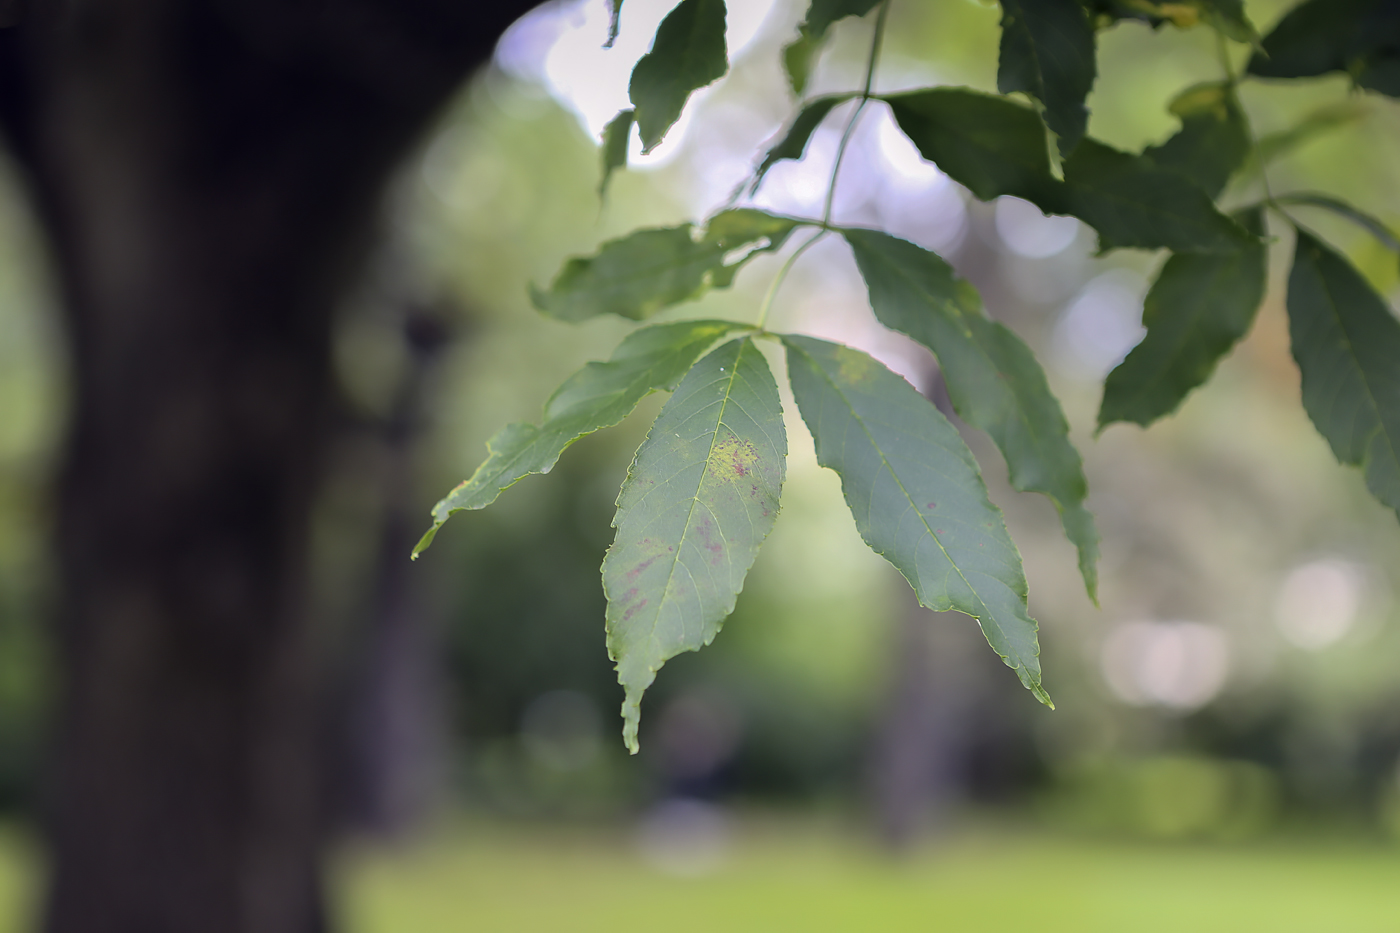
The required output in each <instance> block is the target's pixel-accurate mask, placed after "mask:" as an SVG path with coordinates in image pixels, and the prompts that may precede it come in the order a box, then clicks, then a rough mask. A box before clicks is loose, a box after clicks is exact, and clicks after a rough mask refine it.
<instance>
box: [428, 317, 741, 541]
mask: <svg viewBox="0 0 1400 933" xmlns="http://www.w3.org/2000/svg"><path fill="white" fill-rule="evenodd" d="M745 327H746V325H743V324H737V323H735V322H733V321H681V322H679V323H676V324H654V325H652V326H650V327H643V328H641V329H639V330H635V331H633V332H632V333H631V334H628V335H627V339H625V340H623V341H622V343H621V344H619V345H618V348H617V350H615V351H614V352H613V355H612V358H611V359H609V360H608V362H606V363H589V364H588V365H587V366H584V367H583V369H580V370H579V371H578V372H576V373H574V374H573V375H572V376H570V377H569V378H568V379H566V380H565V381H564V384H563V385H561V386H560V387H559V388H558V389H557V390H555V392H554V394H553V395H552V396H550V398H549V401H548V402H546V403H545V406H544V419H543V421H541V423H540V424H539V425H533V424H521V423H516V424H510V425H507V426H506V427H504V428H502V429H501V430H500V431H498V432H497V433H496V435H495V436H494V437H492V438H491V440H489V441H487V442H486V449H487V457H486V462H484V463H482V464H481V466H479V467H477V469H476V472H475V473H473V474H472V476H471V478H470V479H468V480H466V481H465V482H463V483H461V484H460V485H458V486H457V488H455V489H453V490H452V491H451V492H450V493H448V494H447V495H446V496H445V497H444V498H443V499H442V501H440V502H439V503H438V504H437V505H435V506H434V507H433V526H432V527H431V528H429V529H428V531H427V533H426V534H425V535H423V539H422V540H421V541H419V542H418V546H417V547H415V548H414V549H413V556H414V557H415V558H416V557H417V556H418V555H419V554H421V553H422V552H423V551H425V550H427V548H428V545H430V544H432V542H433V537H434V536H435V535H436V534H437V532H438V529H439V528H441V527H442V525H443V523H444V522H446V521H447V520H448V518H450V517H451V516H452V515H454V514H456V513H457V512H461V511H463V510H468V509H484V508H486V507H487V506H488V505H490V504H491V503H492V502H495V501H496V497H497V496H499V495H500V494H501V493H502V492H504V491H505V490H506V489H508V488H510V487H511V486H514V485H515V484H516V483H518V482H519V481H520V480H522V479H524V478H525V477H527V476H529V475H531V474H532V473H548V472H549V471H550V470H551V469H553V468H554V464H555V463H557V462H558V461H559V457H560V456H561V455H562V454H563V453H564V451H565V450H567V449H568V448H569V446H570V445H571V444H573V442H574V441H576V440H578V439H579V438H581V437H585V436H586V435H589V434H592V433H593V432H595V431H601V430H602V429H603V428H610V427H612V426H613V425H615V424H618V423H619V422H621V421H622V419H624V418H626V417H627V416H628V415H630V414H631V413H632V410H633V409H635V408H636V407H637V403H638V402H640V401H641V400H642V399H643V398H645V397H646V396H647V395H649V394H650V393H651V392H653V391H655V390H658V389H674V388H675V387H676V383H677V382H679V381H680V379H681V377H682V376H683V375H685V372H686V370H688V369H689V368H690V367H691V366H692V365H693V364H694V363H695V361H696V359H698V358H699V357H700V354H702V353H704V352H705V351H706V350H707V349H709V348H710V347H711V346H713V345H714V343H715V341H717V340H719V339H720V338H721V337H724V336H726V335H728V334H731V333H734V332H735V331H737V330H744V329H745Z"/></svg>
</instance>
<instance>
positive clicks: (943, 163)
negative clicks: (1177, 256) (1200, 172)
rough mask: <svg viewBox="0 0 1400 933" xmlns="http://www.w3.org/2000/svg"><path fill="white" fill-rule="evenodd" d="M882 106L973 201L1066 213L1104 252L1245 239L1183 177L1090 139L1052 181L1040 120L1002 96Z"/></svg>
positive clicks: (1220, 248)
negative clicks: (1002, 200) (1008, 199)
mask: <svg viewBox="0 0 1400 933" xmlns="http://www.w3.org/2000/svg"><path fill="white" fill-rule="evenodd" d="M885 100H886V101H887V102H888V103H889V105H890V108H891V109H892V110H893V111H894V115H895V119H896V120H897V121H898V122H899V126H900V129H902V130H903V131H904V133H905V135H907V136H908V137H909V138H910V140H912V141H913V143H914V145H915V146H917V147H918V149H919V152H920V154H922V155H923V157H924V158H925V159H928V160H929V161H931V162H934V163H936V164H937V165H938V167H939V168H941V169H942V170H943V171H944V172H946V173H947V174H948V175H949V177H951V178H952V179H953V180H954V181H957V182H959V183H960V184H962V185H964V186H966V187H967V188H968V189H969V190H970V191H971V192H972V193H973V194H974V195H976V196H977V197H979V198H981V199H982V200H984V201H986V200H991V199H992V198H996V197H1001V196H1002V195H1014V196H1015V197H1018V198H1024V199H1026V200H1027V201H1030V202H1032V203H1033V204H1035V205H1036V206H1037V207H1039V208H1040V209H1041V210H1042V211H1043V212H1045V213H1047V214H1072V215H1073V216H1075V217H1078V218H1079V219H1080V220H1083V221H1084V222H1085V223H1087V224H1089V226H1091V227H1093V228H1094V229H1095V230H1097V231H1098V234H1099V245H1100V247H1101V248H1102V249H1104V250H1109V249H1117V248H1119V247H1140V248H1143V249H1160V248H1163V247H1165V248H1167V249H1172V250H1177V251H1184V252H1228V251H1231V250H1235V249H1239V248H1241V247H1243V246H1246V245H1248V244H1249V243H1250V241H1251V237H1250V235H1249V234H1248V233H1247V232H1245V230H1244V229H1243V228H1241V227H1240V226H1239V225H1238V224H1237V223H1235V222H1234V221H1232V220H1231V219H1230V218H1228V217H1226V216H1225V215H1224V214H1222V213H1220V212H1219V211H1218V210H1216V208H1215V204H1214V203H1213V202H1212V201H1211V199H1210V197H1209V196H1208V195H1207V194H1206V193H1205V192H1204V191H1202V190H1201V189H1200V188H1199V187H1197V186H1196V185H1195V184H1194V183H1192V182H1191V181H1190V180H1189V179H1188V178H1186V177H1184V176H1183V175H1181V174H1179V173H1178V172H1176V171H1173V170H1170V169H1165V168H1161V167H1159V166H1158V165H1156V164H1155V163H1154V162H1152V161H1151V160H1150V159H1147V158H1145V157H1143V156H1136V155H1131V154H1129V153H1126V152H1119V151H1118V150H1116V149H1112V148H1110V147H1108V146H1106V145H1104V144H1103V143H1101V142H1099V141H1097V140H1095V139H1090V138H1088V137H1086V138H1085V139H1084V140H1083V141H1082V142H1080V144H1079V145H1078V146H1076V147H1075V150H1074V152H1072V153H1071V154H1070V156H1069V158H1067V159H1065V161H1064V163H1063V169H1064V180H1063V181H1061V180H1059V179H1056V178H1055V177H1054V175H1053V174H1052V173H1051V170H1050V155H1049V152H1048V150H1047V147H1046V145H1045V137H1044V133H1043V130H1042V129H1041V122H1040V118H1039V117H1038V116H1037V115H1036V113H1035V112H1034V111H1033V110H1031V109H1030V108H1029V107H1024V106H1022V105H1020V104H1017V103H1014V102H1013V101H1010V100H1007V99H1006V98H1002V97H994V96H991V95H988V94H981V93H978V92H977V91H969V90H967V89H965V88H935V89H933V90H926V91H914V92H911V93H908V94H896V95H891V96H890V97H887V98H885Z"/></svg>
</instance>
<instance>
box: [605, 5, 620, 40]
mask: <svg viewBox="0 0 1400 933" xmlns="http://www.w3.org/2000/svg"><path fill="white" fill-rule="evenodd" d="M621 28H622V0H608V41H607V42H604V43H603V48H605V49H610V48H612V47H613V43H615V42H616V41H617V33H618V30H619V29H621Z"/></svg>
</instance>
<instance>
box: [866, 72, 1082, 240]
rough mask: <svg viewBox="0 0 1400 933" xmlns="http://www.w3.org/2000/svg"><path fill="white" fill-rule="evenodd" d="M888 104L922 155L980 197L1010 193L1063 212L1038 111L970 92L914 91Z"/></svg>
mask: <svg viewBox="0 0 1400 933" xmlns="http://www.w3.org/2000/svg"><path fill="white" fill-rule="evenodd" d="M884 100H885V102H886V103H888V104H889V106H890V109H891V110H892V111H893V112H894V117H895V120H896V121H897V122H898V123H899V128H900V129H901V130H903V131H904V134H905V135H906V136H908V137H909V139H910V140H912V141H913V143H914V145H915V146H917V147H918V149H919V152H920V154H922V155H923V157H924V158H925V159H927V160H929V161H930V162H934V163H936V164H937V165H938V167H939V168H940V169H942V170H943V171H944V172H945V173H947V175H948V176H949V177H950V178H952V179H953V180H954V181H956V182H958V183H959V184H961V185H963V186H964V187H965V188H967V189H968V190H969V191H971V192H972V193H973V194H974V195H975V196H976V197H978V198H980V199H982V200H983V201H990V200H992V199H993V198H998V197H1001V196H1002V195H1004V194H1009V195H1014V196H1015V197H1018V198H1024V199H1025V200H1027V201H1032V202H1034V203H1035V204H1037V205H1040V207H1041V210H1047V211H1048V212H1051V213H1063V211H1060V210H1059V208H1060V207H1062V206H1063V205H1062V204H1061V185H1060V183H1059V182H1058V181H1057V180H1056V178H1055V176H1054V175H1053V174H1052V173H1051V171H1050V153H1049V151H1048V150H1047V148H1046V145H1045V127H1044V125H1043V124H1042V123H1041V122H1040V117H1038V116H1037V115H1036V113H1035V111H1034V110H1031V109H1030V108H1029V107H1024V106H1022V105H1020V104H1017V103H1013V102H1012V101H1009V100H1007V99H1006V98H1004V97H996V96H994V95H991V94H983V93H981V92H979V91H971V90H968V89H967V88H933V89H931V90H922V91H911V92H909V93H907V94H893V95H890V96H888V97H885V98H884ZM1047 204H1048V205H1053V207H1051V208H1047Z"/></svg>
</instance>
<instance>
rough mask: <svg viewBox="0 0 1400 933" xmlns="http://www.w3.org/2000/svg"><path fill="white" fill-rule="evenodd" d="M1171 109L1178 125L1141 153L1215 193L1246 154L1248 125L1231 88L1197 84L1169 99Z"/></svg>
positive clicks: (1225, 85) (1222, 83) (1218, 192)
mask: <svg viewBox="0 0 1400 933" xmlns="http://www.w3.org/2000/svg"><path fill="white" fill-rule="evenodd" d="M1171 112H1172V113H1173V114H1175V115H1176V116H1178V117H1180V118H1181V129H1180V130H1179V131H1178V132H1177V133H1176V135H1174V136H1172V137H1171V138H1170V139H1168V140H1167V141H1166V142H1164V143H1162V144H1161V145H1160V146H1152V147H1150V148H1148V149H1147V150H1145V151H1144V152H1143V155H1144V156H1146V157H1147V158H1148V159H1150V160H1151V161H1152V162H1154V163H1155V164H1156V165H1158V166H1159V167H1161V168H1165V169H1170V170H1172V171H1174V172H1177V173H1179V174H1182V175H1185V176H1186V177H1187V178H1189V179H1191V181H1193V182H1195V183H1196V184H1197V185H1198V186H1199V187H1200V188H1201V190H1202V191H1204V192H1205V193H1206V194H1208V195H1210V196H1211V197H1212V198H1215V197H1219V196H1220V192H1221V191H1223V190H1225V185H1226V183H1227V182H1229V180H1230V176H1231V175H1233V174H1234V173H1235V172H1236V171H1238V170H1239V168H1240V166H1241V165H1243V164H1244V161H1245V159H1246V158H1247V157H1248V155H1249V127H1248V126H1247V125H1246V123H1245V117H1244V112H1243V111H1242V110H1241V109H1240V105H1239V101H1238V100H1237V99H1236V97H1235V93H1234V89H1233V88H1232V87H1231V86H1230V84H1229V83H1228V82H1224V81H1221V82H1213V83H1210V84H1198V85H1196V86H1195V87H1192V88H1189V89H1187V90H1186V91H1184V92H1183V93H1182V94H1180V95H1179V96H1178V97H1177V98H1176V99H1175V100H1174V101H1172V104H1171Z"/></svg>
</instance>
